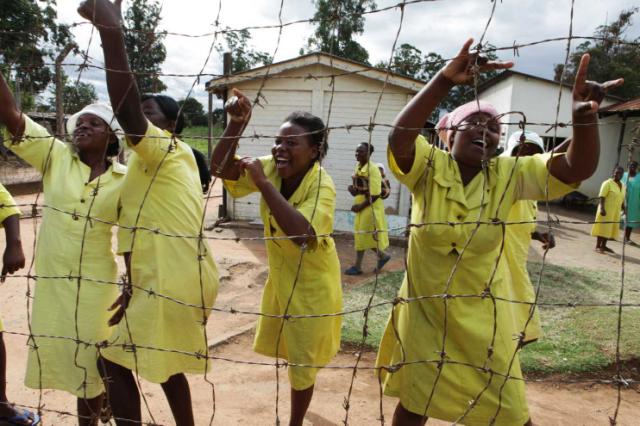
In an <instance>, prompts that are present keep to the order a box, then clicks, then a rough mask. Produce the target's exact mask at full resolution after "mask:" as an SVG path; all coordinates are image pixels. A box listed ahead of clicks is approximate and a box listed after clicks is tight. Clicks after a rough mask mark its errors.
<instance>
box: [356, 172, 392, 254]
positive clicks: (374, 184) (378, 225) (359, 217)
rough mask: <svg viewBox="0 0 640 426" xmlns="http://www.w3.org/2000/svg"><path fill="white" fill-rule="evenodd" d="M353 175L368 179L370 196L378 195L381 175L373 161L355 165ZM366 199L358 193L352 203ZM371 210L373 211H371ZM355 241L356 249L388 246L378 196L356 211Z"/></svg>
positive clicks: (382, 207) (381, 205)
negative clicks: (369, 204) (368, 204)
mask: <svg viewBox="0 0 640 426" xmlns="http://www.w3.org/2000/svg"><path fill="white" fill-rule="evenodd" d="M354 173H355V175H356V176H357V177H359V178H362V179H366V180H367V181H368V187H369V192H370V194H371V196H376V195H380V193H381V191H382V175H381V174H380V169H378V166H377V165H376V164H375V163H372V162H371V161H369V162H368V163H367V164H365V165H364V166H362V167H360V163H358V164H357V165H356V170H355V172H354ZM366 199H367V196H366V195H364V194H358V195H356V197H355V198H354V200H353V204H354V205H355V204H360V203H362V202H364V201H365V200H366ZM372 210H373V211H372ZM354 225H355V230H356V234H355V243H356V250H357V251H362V250H368V249H374V250H375V249H379V250H386V248H387V247H389V234H388V233H387V232H386V231H387V217H386V216H385V214H384V201H383V200H382V198H378V199H377V200H376V201H375V202H374V203H373V205H371V206H367V207H366V208H365V209H364V210H362V211H360V212H358V213H356V218H355V224H354ZM376 230H377V231H385V232H380V233H378V234H359V233H358V231H368V232H371V231H376Z"/></svg>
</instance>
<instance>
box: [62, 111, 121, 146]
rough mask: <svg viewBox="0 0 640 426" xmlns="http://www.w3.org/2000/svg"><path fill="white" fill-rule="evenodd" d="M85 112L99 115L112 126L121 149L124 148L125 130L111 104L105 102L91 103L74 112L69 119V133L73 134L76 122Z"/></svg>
mask: <svg viewBox="0 0 640 426" xmlns="http://www.w3.org/2000/svg"><path fill="white" fill-rule="evenodd" d="M84 114H93V115H95V116H97V117H100V118H101V119H102V120H103V121H104V122H105V123H107V125H108V126H109V127H110V128H111V130H112V131H113V133H115V135H116V137H117V138H118V143H119V144H120V149H122V148H123V144H124V130H122V127H121V126H120V123H118V120H116V116H115V115H114V114H113V110H112V109H111V106H110V105H108V104H105V103H95V104H89V105H87V106H86V107H84V108H82V110H80V111H78V112H76V113H75V114H73V115H72V116H71V117H69V119H68V120H67V133H68V134H69V135H73V131H74V130H75V128H76V124H77V123H78V118H80V116H81V115H84Z"/></svg>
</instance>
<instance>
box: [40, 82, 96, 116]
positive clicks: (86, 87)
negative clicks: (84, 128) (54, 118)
mask: <svg viewBox="0 0 640 426" xmlns="http://www.w3.org/2000/svg"><path fill="white" fill-rule="evenodd" d="M62 80H63V83H64V88H63V89H62V103H63V106H64V112H65V114H75V113H76V112H78V111H80V110H81V109H82V108H84V107H85V106H86V105H89V104H92V103H95V102H97V101H98V95H97V94H96V88H95V87H94V86H93V84H91V83H85V82H82V81H81V82H79V83H76V81H69V77H68V76H67V75H64V76H63V77H62ZM52 92H53V96H52V97H50V98H49V104H48V105H47V108H46V109H47V110H49V111H55V110H56V98H55V90H52Z"/></svg>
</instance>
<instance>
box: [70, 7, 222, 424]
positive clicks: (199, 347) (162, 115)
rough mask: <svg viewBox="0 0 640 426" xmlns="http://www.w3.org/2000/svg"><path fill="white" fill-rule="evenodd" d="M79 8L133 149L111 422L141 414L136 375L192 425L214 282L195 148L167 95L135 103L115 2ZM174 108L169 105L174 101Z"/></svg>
mask: <svg viewBox="0 0 640 426" xmlns="http://www.w3.org/2000/svg"><path fill="white" fill-rule="evenodd" d="M79 12H80V14H81V15H82V16H84V17H85V18H86V19H88V20H90V21H91V22H93V23H94V24H95V25H96V27H97V28H98V31H99V32H100V37H101V40H102V47H103V52H104V57H105V64H106V68H107V70H108V71H107V89H108V92H109V97H110V98H111V103H112V105H119V106H120V108H119V109H117V110H116V116H117V117H118V120H119V121H120V123H121V124H122V127H123V129H124V130H125V132H126V134H127V135H128V136H127V143H128V145H129V147H130V148H131V150H132V151H133V152H132V153H131V157H130V158H129V163H128V165H129V169H128V173H127V177H126V179H125V182H124V184H123V187H122V196H121V213H120V229H119V232H118V253H120V254H122V255H123V256H124V258H125V263H126V265H127V271H128V275H129V282H130V285H128V286H125V288H124V291H123V293H122V295H121V296H120V297H119V298H118V300H117V301H116V303H115V304H114V306H113V309H116V311H115V313H114V315H113V317H112V318H111V320H110V324H114V325H115V324H117V327H116V329H115V330H114V333H113V336H112V338H110V339H109V341H108V342H107V344H106V348H104V349H102V350H101V355H102V357H101V359H100V366H101V373H102V374H103V376H104V377H105V379H106V380H108V381H109V382H108V384H109V386H108V389H107V393H108V397H109V400H110V403H111V406H112V409H113V414H114V417H115V418H120V419H128V420H117V423H118V424H138V423H139V422H140V421H141V406H140V395H139V393H138V389H137V386H136V380H135V377H134V374H133V373H134V372H135V373H136V376H140V377H142V378H144V379H145V380H147V381H149V382H152V383H159V384H161V386H162V390H163V391H164V393H165V395H166V397H167V400H168V402H169V406H170V408H171V412H172V414H173V417H174V420H175V423H176V424H177V425H193V424H194V416H193V408H192V405H191V395H190V389H189V383H188V381H187V378H186V376H185V373H192V374H204V373H205V372H206V371H207V370H208V368H209V367H210V361H209V359H208V357H207V355H208V346H207V339H206V332H205V327H206V324H207V320H208V317H209V314H210V312H211V308H212V307H213V304H214V302H215V297H216V292H217V288H218V274H217V270H216V266H215V263H214V262H213V257H212V255H211V250H210V249H209V246H208V244H207V242H206V240H203V239H202V238H201V235H202V222H203V218H204V202H203V198H202V188H203V186H202V183H201V181H200V176H199V171H198V166H197V164H196V159H195V157H194V153H193V151H192V150H191V147H189V145H187V144H185V143H184V142H182V141H180V140H178V139H176V137H175V134H174V133H175V130H179V127H180V126H179V123H178V121H179V117H178V116H168V115H167V111H168V110H167V109H166V108H163V104H164V103H165V101H167V99H166V98H167V97H158V96H151V97H145V98H144V101H142V99H141V96H140V94H139V92H138V87H137V84H136V81H135V79H134V77H133V74H131V69H130V67H129V62H128V60H127V54H126V50H125V46H124V41H123V32H122V27H121V23H120V2H119V1H116V2H115V3H111V2H110V1H107V0H97V1H90V2H85V3H83V4H82V5H81V6H80V9H79ZM173 110H174V111H175V112H177V110H176V109H175V108H174V109H173Z"/></svg>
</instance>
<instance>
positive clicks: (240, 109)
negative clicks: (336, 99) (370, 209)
mask: <svg viewBox="0 0 640 426" xmlns="http://www.w3.org/2000/svg"><path fill="white" fill-rule="evenodd" d="M235 96H236V99H234V100H233V101H232V102H230V105H229V107H228V108H227V112H228V113H229V116H230V117H231V122H230V123H229V125H228V126H227V129H225V133H224V135H223V138H222V139H221V140H220V142H218V144H217V145H216V148H215V150H214V152H213V156H212V158H211V170H212V172H213V174H214V175H216V176H220V177H222V178H224V179H225V181H224V183H225V187H226V188H227V190H228V191H229V193H230V194H231V195H232V196H233V197H243V196H245V195H247V194H250V193H252V192H260V194H261V195H262V199H261V201H260V216H261V217H262V221H263V223H264V235H265V237H275V238H278V237H286V236H290V237H292V238H290V239H287V238H278V239H272V240H267V242H266V244H267V255H268V258H269V276H268V278H267V282H266V284H265V287H264V292H263V294H262V304H261V308H260V312H261V313H263V314H267V315H277V316H280V317H267V316H260V317H259V320H258V328H257V330H256V337H255V341H254V346H253V348H254V350H255V351H256V352H258V353H261V354H263V355H266V356H270V357H277V358H284V359H286V360H288V362H289V363H290V364H291V365H290V366H289V370H288V373H289V381H290V383H291V417H290V421H289V424H290V425H292V426H295V425H302V422H303V419H304V415H305V413H306V411H307V408H308V407H309V403H310V402H311V397H312V396H313V388H314V384H315V381H316V374H317V373H318V369H317V368H309V367H305V366H314V367H321V366H324V365H326V364H327V363H329V361H330V360H331V359H332V358H333V356H334V355H335V354H336V353H337V352H338V349H339V348H340V327H341V324H342V317H341V316H329V317H314V318H291V319H287V320H285V321H284V323H283V319H282V317H281V316H282V315H285V314H288V315H320V314H331V313H337V312H340V311H341V310H342V288H341V285H340V262H339V260H338V254H337V251H336V246H335V243H334V241H333V238H332V237H331V235H330V234H331V232H333V213H334V210H335V202H336V191H335V187H334V185H333V181H332V179H331V177H330V176H329V174H328V173H327V172H326V170H325V169H324V168H322V167H321V166H320V161H322V159H323V158H324V156H325V155H326V153H327V149H328V144H327V142H326V135H325V126H324V123H323V122H322V120H321V119H320V118H318V117H315V116H313V115H311V114H309V113H306V112H294V113H292V114H290V115H289V116H288V117H287V118H286V119H285V121H284V123H283V124H282V125H281V126H280V131H279V133H278V137H277V138H276V140H275V143H274V145H273V148H272V149H271V154H272V155H270V156H266V157H260V158H243V159H239V158H234V156H233V155H234V154H235V147H236V146H237V143H236V142H237V140H238V137H239V136H240V135H241V134H242V130H243V129H244V128H245V126H246V125H247V124H248V122H249V118H250V115H251V103H250V102H249V100H248V99H247V98H246V97H245V96H244V95H242V93H240V92H239V91H235ZM232 99H233V98H232ZM227 158H228V159H229V160H228V161H226V162H225V159H227ZM296 365H303V366H300V367H298V366H296Z"/></svg>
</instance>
